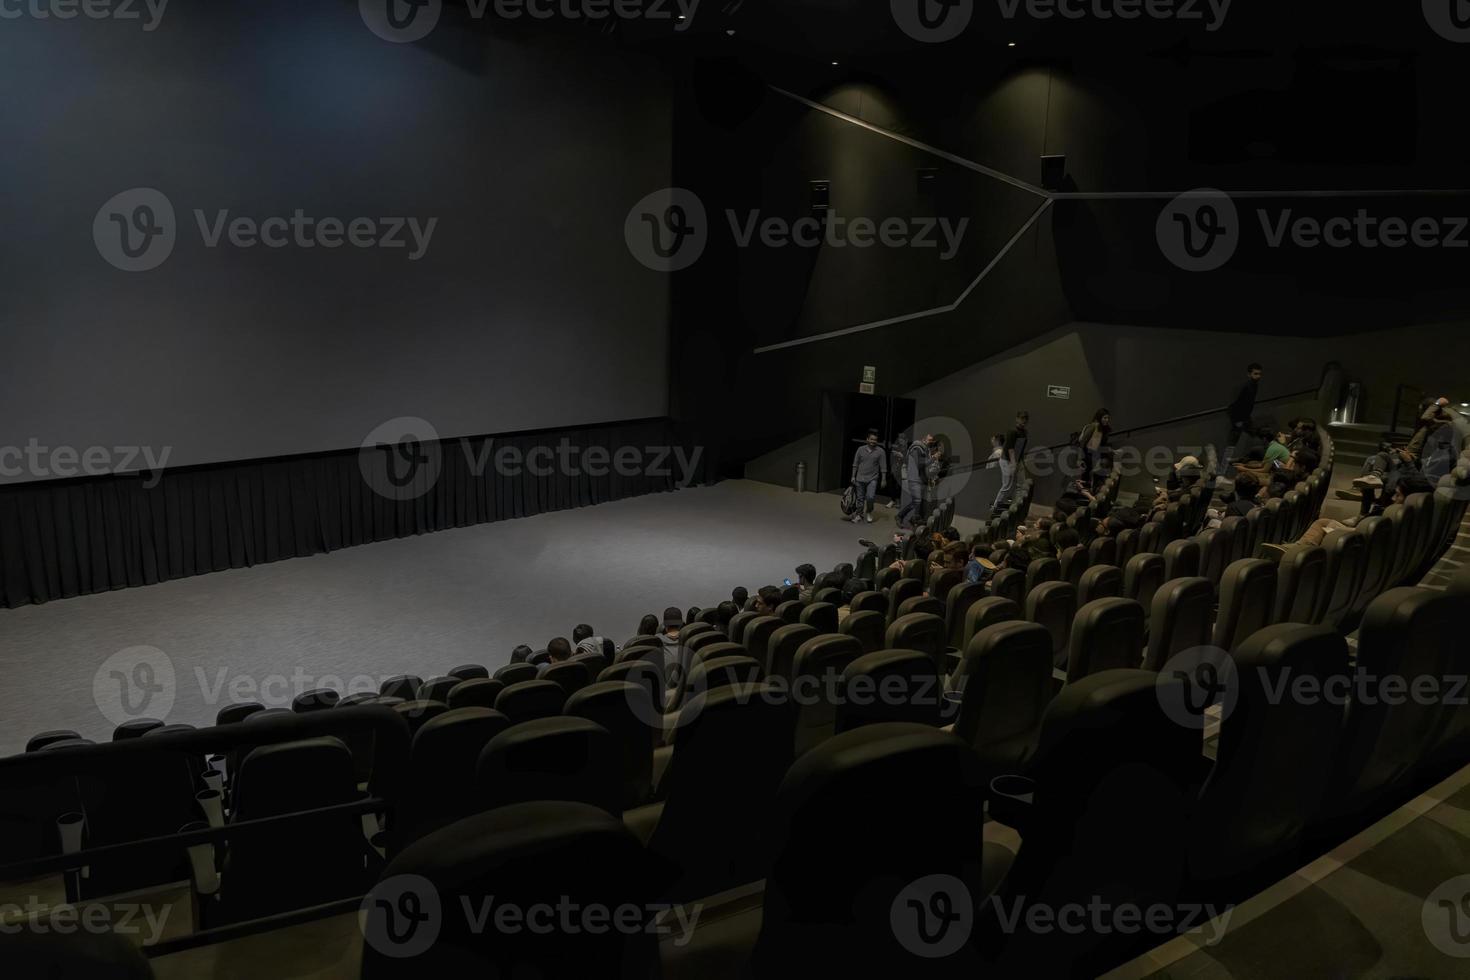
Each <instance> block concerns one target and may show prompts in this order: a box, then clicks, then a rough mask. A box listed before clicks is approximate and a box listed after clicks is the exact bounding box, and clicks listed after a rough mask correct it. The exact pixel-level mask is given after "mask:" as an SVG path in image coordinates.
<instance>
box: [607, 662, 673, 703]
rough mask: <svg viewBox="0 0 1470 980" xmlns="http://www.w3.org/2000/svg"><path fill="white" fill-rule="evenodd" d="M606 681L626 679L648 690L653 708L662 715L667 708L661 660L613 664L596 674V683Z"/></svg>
mask: <svg viewBox="0 0 1470 980" xmlns="http://www.w3.org/2000/svg"><path fill="white" fill-rule="evenodd" d="M607 681H627V682H629V683H632V684H637V685H638V686H639V687H642V688H643V689H644V690H646V691H648V697H649V700H651V701H652V702H653V706H654V709H655V710H656V711H657V713H658V714H660V715H662V714H663V713H664V712H665V711H667V710H668V705H667V703H666V702H667V694H666V692H665V680H664V668H663V664H662V662H656V661H648V660H631V661H627V662H625V663H620V664H613V665H612V666H611V667H608V668H605V669H604V670H603V671H602V673H600V674H598V675H597V683H599V684H600V683H605V682H607Z"/></svg>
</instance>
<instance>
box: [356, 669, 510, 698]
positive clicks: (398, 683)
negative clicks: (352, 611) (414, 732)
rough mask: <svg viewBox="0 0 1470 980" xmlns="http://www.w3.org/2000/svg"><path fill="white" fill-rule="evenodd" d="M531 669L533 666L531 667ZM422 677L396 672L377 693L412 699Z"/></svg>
mask: <svg viewBox="0 0 1470 980" xmlns="http://www.w3.org/2000/svg"><path fill="white" fill-rule="evenodd" d="M532 669H533V670H534V669H535V668H532ZM423 683H424V682H423V679H422V678H419V677H415V676H414V675H412V674H396V675H394V676H393V677H389V678H388V679H387V680H385V681H383V683H382V684H381V685H380V686H379V687H378V693H379V694H381V695H383V696H384V697H389V698H402V699H403V700H405V701H412V700H414V699H415V698H417V697H418V696H419V688H420V687H422V686H423ZM507 683H509V682H508V681H507Z"/></svg>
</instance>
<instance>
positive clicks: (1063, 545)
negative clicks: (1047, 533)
mask: <svg viewBox="0 0 1470 980" xmlns="http://www.w3.org/2000/svg"><path fill="white" fill-rule="evenodd" d="M1051 543H1052V547H1053V548H1055V549H1056V553H1057V554H1058V555H1060V554H1061V553H1062V552H1064V551H1066V550H1067V549H1068V548H1075V547H1076V546H1077V545H1079V544H1081V543H1082V538H1081V536H1079V535H1078V534H1077V529H1076V528H1072V527H1068V526H1067V525H1065V524H1054V525H1053V526H1052V529H1051Z"/></svg>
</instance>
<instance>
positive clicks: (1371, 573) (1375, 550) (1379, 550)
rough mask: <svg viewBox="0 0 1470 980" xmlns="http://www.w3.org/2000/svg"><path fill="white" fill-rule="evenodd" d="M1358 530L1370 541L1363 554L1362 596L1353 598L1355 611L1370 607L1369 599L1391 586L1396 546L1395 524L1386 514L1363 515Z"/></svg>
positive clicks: (1360, 586)
mask: <svg viewBox="0 0 1470 980" xmlns="http://www.w3.org/2000/svg"><path fill="white" fill-rule="evenodd" d="M1393 506H1395V507H1397V506H1398V505H1397V504H1394V505H1393ZM1385 513H1386V512H1385ZM1357 532H1358V533H1359V534H1360V535H1362V536H1363V538H1364V540H1365V542H1366V543H1367V551H1366V553H1365V554H1364V555H1363V580H1362V583H1361V584H1360V585H1359V586H1358V597H1357V599H1356V600H1354V602H1353V610H1354V611H1357V610H1361V609H1364V608H1366V607H1367V605H1368V603H1370V602H1372V601H1373V600H1374V599H1375V598H1377V597H1378V595H1379V594H1380V593H1382V592H1384V591H1386V590H1387V589H1388V579H1389V576H1390V575H1391V574H1392V572H1393V559H1394V547H1395V542H1394V537H1393V524H1392V523H1391V522H1389V521H1388V520H1387V519H1386V518H1385V517H1384V516H1382V515H1380V516H1376V517H1365V518H1363V519H1362V520H1361V521H1359V522H1358V527H1357Z"/></svg>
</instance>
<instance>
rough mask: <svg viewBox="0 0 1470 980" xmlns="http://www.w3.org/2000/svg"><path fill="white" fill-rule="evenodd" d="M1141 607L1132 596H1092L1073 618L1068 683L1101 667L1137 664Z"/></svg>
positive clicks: (1140, 648) (1129, 666) (1093, 672)
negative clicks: (1099, 597)
mask: <svg viewBox="0 0 1470 980" xmlns="http://www.w3.org/2000/svg"><path fill="white" fill-rule="evenodd" d="M1143 635H1144V627H1143V607H1142V606H1140V605H1139V604H1138V603H1136V602H1134V601H1133V600H1132V599H1122V598H1107V599H1094V600H1093V601H1092V602H1089V603H1087V604H1086V605H1085V606H1083V607H1082V608H1081V609H1079V610H1077V615H1076V617H1075V618H1074V619H1073V621H1072V635H1071V639H1070V640H1069V643H1068V655H1067V683H1069V684H1070V683H1074V682H1076V681H1079V680H1081V679H1082V678H1084V677H1088V676H1090V675H1092V674H1096V673H1097V672H1098V671H1102V670H1113V669H1117V668H1128V669H1132V668H1136V667H1137V666H1138V665H1139V663H1140V661H1142V659H1143Z"/></svg>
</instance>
